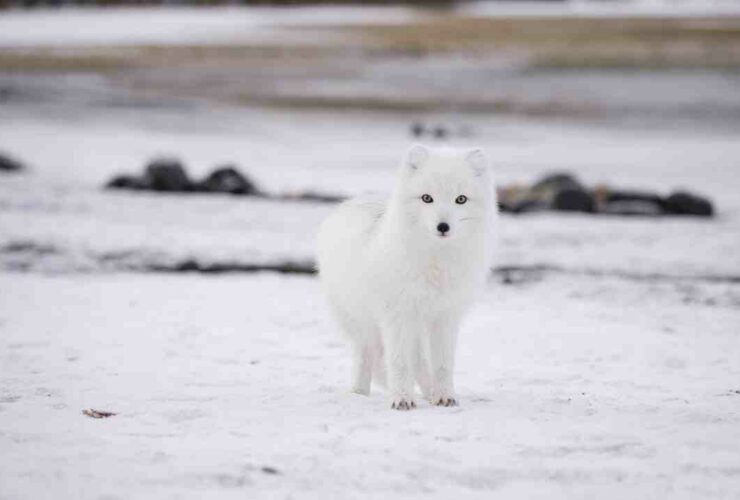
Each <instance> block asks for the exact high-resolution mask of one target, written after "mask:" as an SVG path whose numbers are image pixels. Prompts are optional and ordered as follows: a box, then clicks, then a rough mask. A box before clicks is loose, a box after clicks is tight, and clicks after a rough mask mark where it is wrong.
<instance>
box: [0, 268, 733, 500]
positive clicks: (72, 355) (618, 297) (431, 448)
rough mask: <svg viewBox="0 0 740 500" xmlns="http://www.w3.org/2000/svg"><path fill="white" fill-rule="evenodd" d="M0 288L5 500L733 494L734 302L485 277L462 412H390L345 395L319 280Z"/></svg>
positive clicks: (670, 291)
mask: <svg viewBox="0 0 740 500" xmlns="http://www.w3.org/2000/svg"><path fill="white" fill-rule="evenodd" d="M0 282H1V283H2V287H3V290H4V293H3V298H2V301H1V302H0V331H1V332H2V335H1V336H0V365H1V366H2V370H1V371H0V423H1V424H2V425H0V442H1V443H2V445H1V446H0V461H1V462H2V473H1V474H0V497H1V498H4V499H5V498H7V499H18V498H29V499H31V498H33V499H44V498H59V496H63V497H69V498H72V497H73V498H81V499H85V498H215V497H218V498H243V497H244V496H248V497H250V498H348V497H351V498H387V496H388V495H395V496H399V495H400V496H403V497H404V498H450V497H455V498H491V497H495V498H568V499H570V498H594V497H598V498H615V499H618V498H655V497H670V498H702V499H705V498H737V494H738V491H740V467H739V464H740V414H739V412H738V410H739V409H740V391H739V390H740V386H738V381H739V380H740V368H739V365H738V363H737V360H738V357H739V356H740V342H739V341H738V336H737V326H738V324H740V311H738V297H737V295H735V298H734V303H732V304H727V303H725V304H717V303H700V302H693V301H688V302H686V301H683V300H682V295H681V293H680V291H679V290H676V289H674V288H673V286H670V285H669V286H660V285H657V286H656V285H655V284H650V283H638V284H635V283H632V282H625V281H622V280H613V279H572V278H570V277H567V278H556V279H551V280H548V281H546V282H542V283H537V284H531V285H526V286H518V287H504V288H498V289H497V288H495V287H493V286H492V287H491V289H490V290H489V291H488V292H487V293H486V294H485V296H484V297H483V298H482V301H481V303H480V305H479V306H478V307H477V308H476V309H475V311H474V312H473V314H471V316H470V317H469V320H468V321H467V322H466V324H465V326H464V328H463V332H462V337H461V342H460V353H459V363H460V365H459V369H458V376H457V382H458V387H459V394H460V399H461V406H460V407H458V408H453V409H450V408H437V407H431V406H428V405H421V406H420V407H419V408H418V409H417V410H415V411H412V412H395V411H391V410H389V409H388V406H387V402H386V401H385V398H384V397H383V395H382V394H381V393H380V392H378V391H375V392H374V393H373V394H372V395H371V396H370V397H369V398H365V397H361V396H355V395H349V394H347V393H346V392H345V387H346V383H347V374H348V371H349V364H348V356H347V354H346V351H345V350H344V347H343V345H342V343H341V342H340V341H339V339H338V334H337V331H336V328H335V327H334V325H333V324H332V323H331V322H330V321H329V319H328V316H327V313H326V310H325V308H324V306H323V302H322V298H321V296H320V293H319V289H318V286H317V283H316V281H315V280H313V279H311V278H285V277H278V276H275V275H262V276H259V277H239V276H229V277H198V276H172V277H167V278H165V277H163V276H157V275H154V276H141V275H122V274H113V275H108V276H105V277H101V276H99V275H62V276H48V275H38V274H3V275H0ZM699 288H701V289H702V290H703V291H704V292H706V293H708V294H715V293H717V292H720V290H719V289H717V288H716V286H715V285H712V286H709V285H701V286H700V287H699ZM8 291H11V292H12V293H7V292H8ZM736 292H737V290H736V289H735V291H734V292H732V293H735V294H736ZM83 408H94V409H97V410H108V411H113V412H116V413H118V415H117V416H114V417H111V418H108V419H104V420H93V419H91V418H88V417H86V416H83V415H82V414H81V413H80V411H81V410H82V409H83ZM273 472H274V473H273Z"/></svg>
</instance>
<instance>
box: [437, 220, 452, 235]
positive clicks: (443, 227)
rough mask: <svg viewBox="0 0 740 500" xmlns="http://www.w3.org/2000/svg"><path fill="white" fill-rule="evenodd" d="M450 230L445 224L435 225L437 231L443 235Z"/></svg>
mask: <svg viewBox="0 0 740 500" xmlns="http://www.w3.org/2000/svg"><path fill="white" fill-rule="evenodd" d="M449 230H450V225H449V224H447V223H446V222H440V223H439V224H437V231H439V232H440V233H442V234H445V233H446V232H447V231H449Z"/></svg>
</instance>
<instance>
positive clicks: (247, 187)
mask: <svg viewBox="0 0 740 500" xmlns="http://www.w3.org/2000/svg"><path fill="white" fill-rule="evenodd" d="M198 190H199V191H208V192H212V193H231V194H257V193H258V192H259V189H257V186H256V185H255V183H254V182H252V181H251V180H249V179H247V178H246V177H245V176H244V175H242V174H241V173H240V172H239V171H238V170H237V169H236V168H235V167H233V166H223V167H219V168H217V169H216V170H214V171H213V172H211V174H210V175H209V176H208V177H206V178H205V179H204V180H202V181H201V182H200V183H199V184H198Z"/></svg>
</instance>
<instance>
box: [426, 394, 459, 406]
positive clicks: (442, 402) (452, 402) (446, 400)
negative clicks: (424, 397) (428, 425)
mask: <svg viewBox="0 0 740 500" xmlns="http://www.w3.org/2000/svg"><path fill="white" fill-rule="evenodd" d="M432 403H433V404H434V405H436V406H457V399H455V398H453V397H449V396H448V397H440V398H434V399H433V400H432Z"/></svg>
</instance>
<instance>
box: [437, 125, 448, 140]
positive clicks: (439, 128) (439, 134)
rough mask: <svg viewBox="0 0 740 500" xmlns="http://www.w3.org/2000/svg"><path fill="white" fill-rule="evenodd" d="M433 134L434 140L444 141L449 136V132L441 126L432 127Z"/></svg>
mask: <svg viewBox="0 0 740 500" xmlns="http://www.w3.org/2000/svg"><path fill="white" fill-rule="evenodd" d="M433 134H434V137H435V139H445V138H446V137H447V136H448V135H449V132H448V131H447V129H446V128H445V127H443V126H442V125H438V126H436V127H434V132H433Z"/></svg>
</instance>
